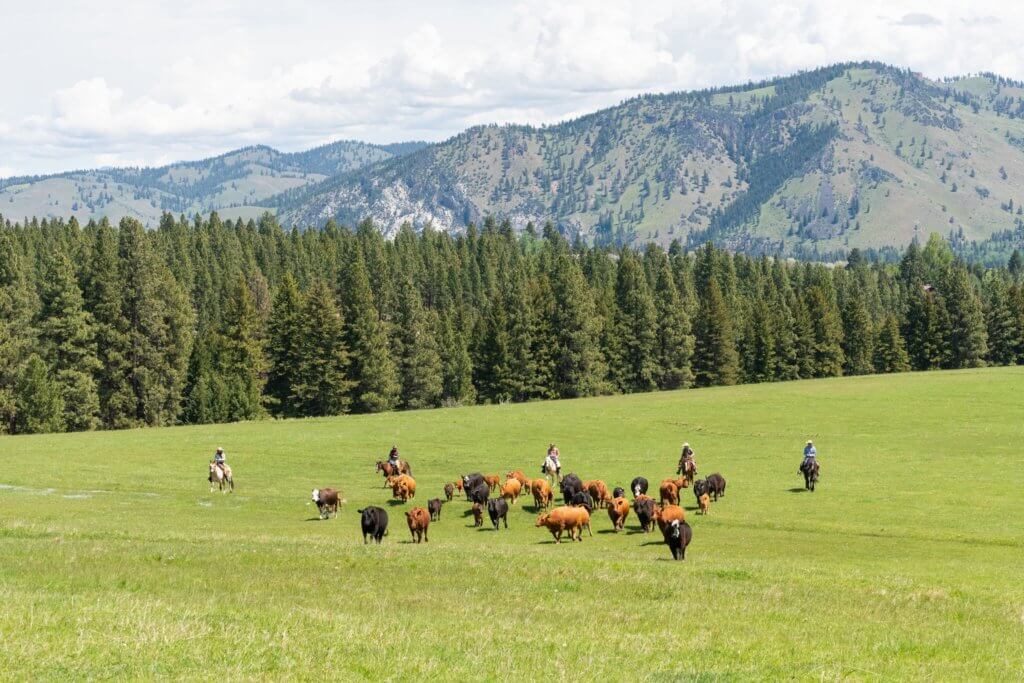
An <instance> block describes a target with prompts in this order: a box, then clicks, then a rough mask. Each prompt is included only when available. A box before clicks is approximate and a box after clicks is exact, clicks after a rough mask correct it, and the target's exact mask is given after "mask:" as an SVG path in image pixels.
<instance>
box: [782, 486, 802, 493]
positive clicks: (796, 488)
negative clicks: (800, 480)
mask: <svg viewBox="0 0 1024 683" xmlns="http://www.w3.org/2000/svg"><path fill="white" fill-rule="evenodd" d="M786 490H787V491H789V492H790V493H804V492H805V491H807V489H805V488H804V487H803V486H794V487H793V488H791V489H786Z"/></svg>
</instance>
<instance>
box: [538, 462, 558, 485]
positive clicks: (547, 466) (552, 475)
mask: <svg viewBox="0 0 1024 683" xmlns="http://www.w3.org/2000/svg"><path fill="white" fill-rule="evenodd" d="M541 469H542V470H543V471H544V476H545V477H547V478H548V483H551V484H554V483H555V481H556V480H557V481H559V482H561V481H562V475H561V474H559V473H558V465H556V464H555V461H554V460H553V459H552V458H551V456H550V455H549V456H547V457H546V458H544V465H543V467H542V468H541Z"/></svg>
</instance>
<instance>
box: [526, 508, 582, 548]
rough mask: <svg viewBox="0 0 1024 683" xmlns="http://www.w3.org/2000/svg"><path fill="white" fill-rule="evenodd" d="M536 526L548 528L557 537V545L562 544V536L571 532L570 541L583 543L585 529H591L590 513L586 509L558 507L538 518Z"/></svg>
mask: <svg viewBox="0 0 1024 683" xmlns="http://www.w3.org/2000/svg"><path fill="white" fill-rule="evenodd" d="M535 526H538V527H541V526H543V527H547V528H548V531H550V532H551V535H552V536H554V537H555V543H561V542H562V534H563V533H564V532H565V531H568V532H569V540H572V541H582V540H583V527H587V529H589V528H590V513H589V512H587V511H586V509H585V508H574V507H568V506H562V507H557V508H555V509H554V510H552V511H551V512H546V513H544V514H542V515H540V516H539V517H537V523H536V525H535ZM591 536H593V534H591Z"/></svg>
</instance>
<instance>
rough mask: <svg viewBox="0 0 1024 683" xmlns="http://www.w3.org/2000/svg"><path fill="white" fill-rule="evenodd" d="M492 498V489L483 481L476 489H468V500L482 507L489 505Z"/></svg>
mask: <svg viewBox="0 0 1024 683" xmlns="http://www.w3.org/2000/svg"><path fill="white" fill-rule="evenodd" d="M490 497H491V488H490V487H489V486H488V485H487V484H485V483H484V482H483V481H481V482H480V483H479V484H477V485H476V487H474V488H471V489H466V499H467V500H468V501H469V502H471V503H480V504H481V505H486V504H487V499H488V498H490Z"/></svg>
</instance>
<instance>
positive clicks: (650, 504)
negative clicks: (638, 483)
mask: <svg viewBox="0 0 1024 683" xmlns="http://www.w3.org/2000/svg"><path fill="white" fill-rule="evenodd" d="M633 509H634V510H636V518H637V520H638V521H639V522H640V528H641V529H643V530H644V533H645V534H646V533H649V532H650V531H651V529H652V528H653V527H654V499H653V498H650V497H649V496H646V495H644V494H642V493H641V494H640V495H639V496H637V497H636V498H635V499H634V500H633Z"/></svg>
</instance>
